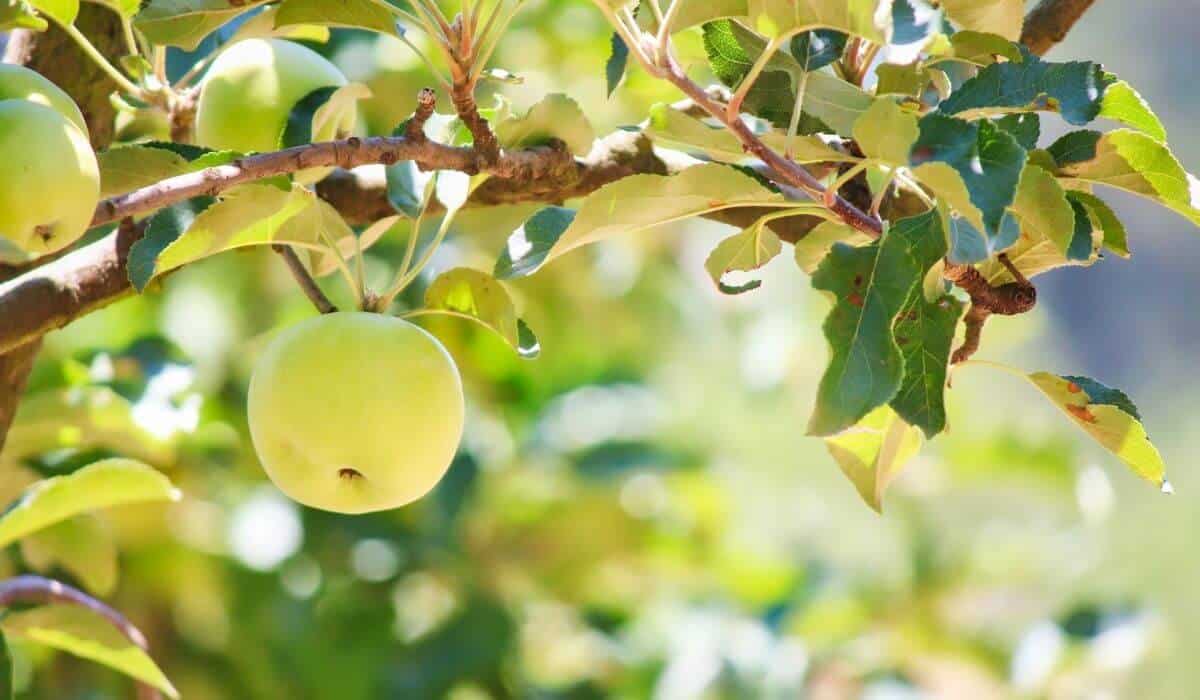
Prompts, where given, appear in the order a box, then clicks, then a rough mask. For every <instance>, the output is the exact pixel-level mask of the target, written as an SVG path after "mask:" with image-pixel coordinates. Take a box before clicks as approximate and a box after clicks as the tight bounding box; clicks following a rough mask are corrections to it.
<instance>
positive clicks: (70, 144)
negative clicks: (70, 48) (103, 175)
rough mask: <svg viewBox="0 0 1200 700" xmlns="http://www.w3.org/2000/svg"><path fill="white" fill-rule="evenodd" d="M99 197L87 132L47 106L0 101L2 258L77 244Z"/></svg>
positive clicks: (96, 169)
mask: <svg viewBox="0 0 1200 700" xmlns="http://www.w3.org/2000/svg"><path fill="white" fill-rule="evenodd" d="M99 200H100V168H99V166H98V165H97V164H96V155H95V153H93V152H92V147H91V146H90V145H89V144H88V140H87V137H86V136H84V134H83V132H81V131H80V130H79V129H78V128H77V127H76V126H75V124H74V123H72V122H71V121H69V120H68V119H67V118H66V117H64V116H63V115H62V114H60V113H59V112H58V111H57V110H55V109H52V108H50V107H47V106H45V105H41V104H38V103H36V102H33V101H30V100H24V99H19V100H3V101H0V259H7V260H10V261H13V260H24V259H28V258H29V257H31V256H34V255H39V254H43V253H50V252H53V251H55V250H58V249H59V248H62V247H64V246H67V245H70V244H71V243H74V242H75V241H76V240H77V239H78V238H79V237H80V236H82V235H83V232H84V231H86V230H87V228H88V225H89V224H90V223H91V221H92V214H93V213H94V211H95V209H96V203H97V202H98V201H99Z"/></svg>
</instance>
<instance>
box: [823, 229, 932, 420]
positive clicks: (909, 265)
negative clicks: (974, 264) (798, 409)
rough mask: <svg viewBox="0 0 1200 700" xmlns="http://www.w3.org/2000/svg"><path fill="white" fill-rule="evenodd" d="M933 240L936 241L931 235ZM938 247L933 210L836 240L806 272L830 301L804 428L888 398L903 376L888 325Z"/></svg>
mask: <svg viewBox="0 0 1200 700" xmlns="http://www.w3.org/2000/svg"><path fill="white" fill-rule="evenodd" d="M935 239H936V240H935ZM939 249H940V250H942V251H944V250H945V234H944V233H943V232H942V229H941V226H940V224H939V222H938V215H937V212H934V211H930V212H926V213H925V214H920V215H918V216H915V217H909V218H907V219H902V220H900V221H899V222H897V223H896V224H895V226H893V227H892V228H891V229H890V230H889V231H888V232H887V233H885V234H884V235H883V238H882V239H881V240H880V241H878V242H876V243H872V244H871V245H868V246H863V247H860V248H851V247H850V246H847V245H845V244H843V243H838V244H835V245H834V246H833V249H832V250H830V251H829V255H828V256H826V257H825V259H824V260H823V261H821V265H820V266H819V267H818V268H817V271H816V273H815V274H814V275H813V278H812V284H813V287H814V288H815V289H819V290H822V291H826V292H830V293H831V294H832V295H833V298H834V306H833V309H832V310H831V311H830V313H829V316H828V317H826V319H825V323H824V325H823V326H822V329H823V330H824V332H825V338H826V340H828V341H829V348H830V360H829V365H828V367H827V368H826V370H825V374H824V375H823V376H822V377H821V384H820V387H819V388H818V390H817V402H816V407H815V409H814V411H813V415H812V418H811V419H810V420H809V424H808V432H809V434H810V435H833V434H834V433H838V432H841V431H843V430H845V429H846V428H849V427H850V426H852V425H854V424H855V423H857V422H858V421H859V420H861V419H862V418H863V417H864V416H866V415H867V414H868V413H870V412H871V411H872V410H874V409H876V408H878V407H879V406H882V405H883V404H885V403H887V402H888V401H891V400H892V398H894V397H895V396H896V393H897V392H898V391H899V389H900V385H901V382H902V380H903V378H904V357H903V355H902V354H901V352H900V347H899V346H898V345H897V343H896V338H895V335H894V334H893V330H892V329H893V325H894V322H895V319H896V316H897V314H898V313H899V312H900V310H901V308H903V306H904V305H905V303H906V302H907V301H908V298H909V295H910V294H911V293H912V292H913V290H914V288H915V289H916V290H918V293H920V292H919V290H920V289H921V283H922V280H923V278H924V276H925V271H926V270H927V269H929V267H930V266H932V265H933V263H934V262H935V261H936V260H937V258H938V257H940V256H938V255H936V252H937V250H939Z"/></svg>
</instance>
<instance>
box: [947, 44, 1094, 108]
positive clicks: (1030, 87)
mask: <svg viewBox="0 0 1200 700" xmlns="http://www.w3.org/2000/svg"><path fill="white" fill-rule="evenodd" d="M1021 53H1022V60H1020V61H1007V62H1004V63H993V64H992V65H990V66H988V67H986V68H984V69H983V70H981V71H979V74H978V75H976V76H975V77H974V78H971V79H970V80H968V81H966V82H965V83H963V84H962V85H961V86H959V88H958V89H957V90H955V91H954V94H952V95H950V97H948V98H946V99H945V100H943V101H942V103H941V104H940V105H938V111H940V112H942V113H943V114H957V115H961V116H964V117H967V118H970V117H971V116H981V115H986V114H990V113H995V112H997V111H1001V112H1002V111H1007V110H1012V109H1019V110H1028V109H1049V110H1054V111H1058V112H1060V113H1061V114H1062V116H1063V119H1065V120H1066V121H1067V122H1068V123H1070V124H1077V125H1082V124H1087V123H1088V122H1090V121H1092V120H1093V119H1095V118H1096V116H1097V115H1099V114H1100V106H1101V104H1102V102H1103V100H1104V93H1105V91H1106V90H1107V89H1108V87H1109V86H1110V85H1112V84H1113V83H1114V82H1116V79H1115V78H1114V77H1113V76H1112V75H1111V74H1109V73H1106V72H1104V69H1102V68H1101V67H1100V66H1099V64H1096V63H1092V62H1091V61H1070V62H1067V63H1048V62H1046V61H1043V60H1041V59H1040V58H1038V57H1037V56H1034V55H1033V54H1031V53H1029V50H1028V49H1025V48H1022V50H1021Z"/></svg>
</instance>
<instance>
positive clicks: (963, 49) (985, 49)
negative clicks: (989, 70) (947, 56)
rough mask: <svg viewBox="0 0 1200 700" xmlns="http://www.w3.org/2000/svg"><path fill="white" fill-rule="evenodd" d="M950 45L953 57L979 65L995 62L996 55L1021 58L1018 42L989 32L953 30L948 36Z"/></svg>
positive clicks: (1009, 59) (1013, 59)
mask: <svg viewBox="0 0 1200 700" xmlns="http://www.w3.org/2000/svg"><path fill="white" fill-rule="evenodd" d="M950 46H951V48H952V49H953V50H954V57H955V58H959V59H962V60H964V61H968V62H970V63H977V64H979V65H985V66H986V65H991V64H993V63H995V62H996V57H997V56H999V57H1001V58H1004V59H1006V60H1008V61H1020V60H1021V45H1020V44H1018V43H1016V42H1014V41H1009V40H1008V39H1006V38H1004V37H1002V36H1000V35H999V34H992V33H991V32H984V31H978V32H977V31H973V30H962V31H958V32H955V33H954V35H953V36H951V37H950Z"/></svg>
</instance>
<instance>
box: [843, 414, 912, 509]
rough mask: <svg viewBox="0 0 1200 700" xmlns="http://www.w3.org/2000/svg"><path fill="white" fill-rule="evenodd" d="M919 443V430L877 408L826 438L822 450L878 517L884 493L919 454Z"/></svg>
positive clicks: (894, 415)
mask: <svg viewBox="0 0 1200 700" xmlns="http://www.w3.org/2000/svg"><path fill="white" fill-rule="evenodd" d="M922 442H923V441H922V439H921V431H920V430H917V429H916V428H914V427H912V426H910V425H908V424H907V423H905V422H904V419H903V418H900V417H899V416H897V415H896V413H895V411H893V410H892V409H890V408H888V407H887V406H880V407H879V408H877V409H875V410H874V411H872V412H871V413H869V414H867V415H866V416H865V417H864V418H863V419H862V420H861V421H859V422H858V423H857V424H856V425H854V426H853V427H851V428H848V429H847V430H845V431H843V432H841V433H838V434H837V435H833V436H831V437H827V438H825V447H826V449H828V450H829V454H830V455H832V456H833V458H834V460H836V461H837V463H838V466H839V467H841V469H842V472H843V473H844V474H845V475H846V478H848V479H849V480H850V483H852V484H854V488H855V489H856V490H857V491H858V495H859V496H861V497H862V499H863V501H864V502H866V504H867V505H868V506H870V507H871V508H872V509H873V510H874V511H875V512H877V513H880V512H883V493H884V491H885V490H886V489H887V487H888V485H889V484H891V482H892V481H894V480H895V478H896V476H897V475H899V473H900V471H901V470H902V469H903V468H904V467H905V466H906V465H907V464H908V463H909V461H911V460H912V458H913V457H916V456H917V453H919V452H920V451H921V443H922Z"/></svg>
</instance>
